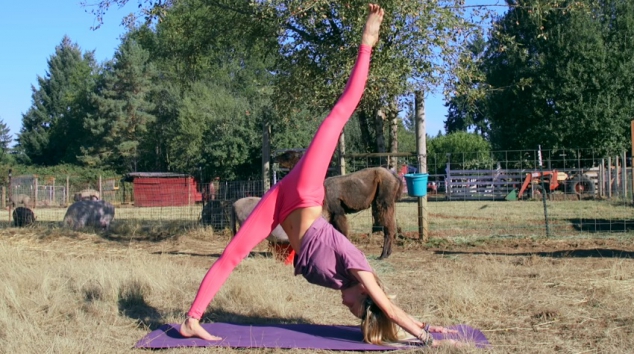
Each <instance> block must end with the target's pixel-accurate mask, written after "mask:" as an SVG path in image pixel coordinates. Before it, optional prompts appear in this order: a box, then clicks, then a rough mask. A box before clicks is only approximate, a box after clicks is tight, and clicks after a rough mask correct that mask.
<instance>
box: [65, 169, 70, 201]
mask: <svg viewBox="0 0 634 354" xmlns="http://www.w3.org/2000/svg"><path fill="white" fill-rule="evenodd" d="M69 203H70V177H69V176H68V175H67V176H66V205H68V204H69Z"/></svg>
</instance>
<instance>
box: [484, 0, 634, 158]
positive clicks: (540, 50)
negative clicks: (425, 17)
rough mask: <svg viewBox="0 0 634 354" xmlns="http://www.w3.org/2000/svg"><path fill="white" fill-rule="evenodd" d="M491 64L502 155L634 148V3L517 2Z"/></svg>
mask: <svg viewBox="0 0 634 354" xmlns="http://www.w3.org/2000/svg"><path fill="white" fill-rule="evenodd" d="M508 3H509V4H510V5H512V6H513V7H512V8H511V9H510V10H509V12H508V13H507V14H506V15H505V16H504V17H502V18H501V19H500V20H499V22H498V23H497V25H496V29H495V31H494V32H493V35H492V38H491V41H490V45H489V51H488V53H487V59H486V63H485V66H486V73H487V82H488V84H489V85H490V90H489V94H488V95H487V112H488V116H489V118H490V120H491V139H492V142H493V144H494V146H495V148H496V149H524V148H535V147H536V146H537V145H538V144H540V145H542V147H544V148H548V149H562V148H569V149H583V148H594V149H597V151H598V152H599V153H604V154H607V153H617V152H621V151H623V150H624V149H625V148H627V147H628V146H629V144H628V141H629V139H630V137H629V122H630V120H631V117H632V115H633V113H634V112H633V109H634V101H633V100H634V95H633V94H632V93H633V92H632V91H633V90H634V88H633V85H634V72H633V71H632V69H633V65H634V60H633V59H632V58H634V47H633V46H632V44H633V43H632V42H633V39H632V38H633V36H634V4H632V2H630V1H625V0H605V1H600V2H597V1H590V0H584V1H560V2H559V5H558V8H557V9H552V10H551V11H549V12H546V13H541V14H540V15H539V16H537V15H536V14H535V13H534V12H532V9H534V8H536V7H538V6H540V5H543V4H544V3H548V4H550V2H545V1H538V0H517V1H515V0H513V1H511V0H509V1H508Z"/></svg>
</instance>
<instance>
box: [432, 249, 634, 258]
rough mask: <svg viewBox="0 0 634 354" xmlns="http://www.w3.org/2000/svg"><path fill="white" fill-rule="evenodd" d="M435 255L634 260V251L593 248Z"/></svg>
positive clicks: (452, 252)
mask: <svg viewBox="0 0 634 354" xmlns="http://www.w3.org/2000/svg"><path fill="white" fill-rule="evenodd" d="M434 254H439V255H443V256H450V255H461V254H463V255H467V254H470V255H487V256H539V257H552V258H634V252H633V251H626V250H617V249H610V248H592V249H577V250H562V251H553V252H517V253H514V252H468V251H434Z"/></svg>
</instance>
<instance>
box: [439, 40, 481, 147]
mask: <svg viewBox="0 0 634 354" xmlns="http://www.w3.org/2000/svg"><path fill="white" fill-rule="evenodd" d="M486 44H487V43H486V41H485V39H484V37H483V36H482V35H480V34H477V35H476V36H475V37H474V39H473V40H472V41H471V43H470V44H469V45H468V46H467V49H468V50H467V51H465V52H464V53H463V56H467V58H466V60H465V61H464V66H465V68H466V71H467V72H469V73H470V75H465V76H464V77H462V78H461V79H460V80H461V81H462V82H459V83H457V85H456V86H457V87H462V88H463V89H462V90H459V89H458V90H456V93H455V94H454V95H452V96H451V98H450V99H449V101H448V102H447V103H446V104H445V106H446V107H447V116H446V119H445V130H446V131H447V133H453V132H456V131H468V130H470V129H472V130H473V131H475V132H476V133H478V134H480V135H482V136H483V137H487V136H488V132H489V126H488V125H489V122H488V119H487V116H486V105H485V100H484V99H483V98H484V95H483V89H484V88H483V87H482V86H483V85H485V82H484V81H485V77H484V73H483V70H482V61H483V59H484V52H485V49H486Z"/></svg>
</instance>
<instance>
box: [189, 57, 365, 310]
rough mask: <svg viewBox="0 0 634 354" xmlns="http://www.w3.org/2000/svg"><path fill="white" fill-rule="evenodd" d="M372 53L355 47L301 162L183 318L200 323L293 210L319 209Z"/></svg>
mask: <svg viewBox="0 0 634 354" xmlns="http://www.w3.org/2000/svg"><path fill="white" fill-rule="evenodd" d="M371 52H372V47H370V46H367V45H361V47H360V48H359V56H358V57H357V61H356V63H355V66H354V68H353V70H352V73H351V75H350V78H349V79H348V83H347V85H346V89H345V90H344V92H343V94H342V95H341V97H340V98H339V100H338V101H337V104H335V107H334V108H333V109H332V111H331V112H330V114H329V115H328V116H327V117H326V118H325V119H324V121H323V122H322V123H321V125H320V126H319V129H318V130H317V133H316V134H315V137H314V138H313V141H312V142H311V143H310V146H309V147H308V149H307V150H306V153H305V154H304V156H303V157H302V158H301V159H300V161H299V162H298V163H297V165H296V166H295V167H294V168H293V169H292V170H291V172H290V173H289V174H288V175H287V176H286V177H284V178H283V179H282V180H281V181H280V182H278V183H277V184H276V185H274V186H273V187H272V188H271V189H270V190H269V191H268V192H267V193H266V194H265V195H264V196H263V197H262V199H261V200H260V202H259V203H258V205H257V206H256V207H255V209H253V212H251V214H250V215H249V217H248V218H247V219H246V220H245V222H244V224H242V226H241V227H240V230H239V231H238V233H237V234H236V235H235V237H234V238H233V239H232V240H231V242H229V244H228V245H227V247H226V248H225V250H224V252H223V253H222V255H221V256H220V258H218V260H216V262H214V264H213V265H212V266H211V268H210V269H209V271H208V272H207V274H206V275H205V277H204V278H203V281H202V283H201V284H200V288H199V289H198V293H197V294H196V298H195V299H194V303H193V304H192V306H191V308H190V309H189V312H188V315H189V316H191V317H193V318H197V319H200V318H201V317H202V315H203V312H204V311H205V310H206V309H207V306H208V305H209V303H210V302H211V300H212V299H213V298H214V296H215V295H216V293H217V292H218V290H219V289H220V287H221V286H222V284H224V282H225V281H226V280H227V278H228V277H229V274H230V273H231V272H232V271H233V269H234V268H235V267H236V266H237V265H238V263H240V262H241V261H242V259H244V258H245V257H246V256H247V255H248V254H249V252H251V250H253V248H254V247H255V246H257V245H258V243H260V242H261V241H262V240H264V239H265V238H266V237H267V236H268V235H269V234H270V233H271V231H272V230H273V228H274V227H275V226H277V225H278V224H280V223H281V222H282V221H283V220H284V219H286V217H287V216H288V215H289V214H290V213H291V212H292V211H293V210H295V209H297V208H305V207H311V206H318V205H322V204H323V201H324V179H325V178H326V172H327V170H328V166H329V165H330V160H331V158H332V154H333V153H334V151H335V148H336V147H337V142H338V141H339V135H340V134H341V132H342V130H343V127H344V126H345V125H346V122H348V119H350V116H352V113H353V112H354V110H355V109H356V107H357V105H358V104H359V101H360V100H361V96H362V94H363V90H364V88H365V83H366V81H367V78H368V71H369V68H370V54H371Z"/></svg>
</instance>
